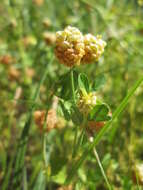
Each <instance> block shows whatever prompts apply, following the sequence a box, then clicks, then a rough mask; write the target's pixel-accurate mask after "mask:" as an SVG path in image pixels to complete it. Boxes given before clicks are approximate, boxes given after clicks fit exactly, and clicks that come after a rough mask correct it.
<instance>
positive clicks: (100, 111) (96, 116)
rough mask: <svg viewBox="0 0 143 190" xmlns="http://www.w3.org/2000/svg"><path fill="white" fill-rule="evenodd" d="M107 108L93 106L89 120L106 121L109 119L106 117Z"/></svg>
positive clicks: (103, 104) (103, 105)
mask: <svg viewBox="0 0 143 190" xmlns="http://www.w3.org/2000/svg"><path fill="white" fill-rule="evenodd" d="M108 113H109V107H108V106H107V105H106V104H105V103H102V104H98V105H96V106H94V108H93V109H92V110H91V112H90V114H89V120H95V121H108V120H110V119H111V117H110V116H109V115H108Z"/></svg>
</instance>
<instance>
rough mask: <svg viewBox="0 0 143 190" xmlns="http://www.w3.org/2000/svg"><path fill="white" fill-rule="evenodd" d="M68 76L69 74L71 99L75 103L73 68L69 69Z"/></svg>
mask: <svg viewBox="0 0 143 190" xmlns="http://www.w3.org/2000/svg"><path fill="white" fill-rule="evenodd" d="M70 76H71V88H72V99H73V102H74V104H75V103H76V99H75V87H74V76H73V68H72V69H71V72H70Z"/></svg>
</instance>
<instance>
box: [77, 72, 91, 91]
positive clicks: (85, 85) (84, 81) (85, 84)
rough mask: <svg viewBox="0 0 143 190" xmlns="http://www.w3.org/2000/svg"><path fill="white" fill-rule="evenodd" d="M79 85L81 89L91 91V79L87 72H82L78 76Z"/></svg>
mask: <svg viewBox="0 0 143 190" xmlns="http://www.w3.org/2000/svg"><path fill="white" fill-rule="evenodd" d="M78 85H79V88H80V90H81V91H84V92H85V91H86V92H89V81H88V78H87V76H86V75H85V74H83V73H81V74H79V76H78Z"/></svg>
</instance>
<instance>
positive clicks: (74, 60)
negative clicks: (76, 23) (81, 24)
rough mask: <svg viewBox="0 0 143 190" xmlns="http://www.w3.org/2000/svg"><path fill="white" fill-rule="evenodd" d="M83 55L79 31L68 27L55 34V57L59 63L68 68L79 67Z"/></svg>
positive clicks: (82, 42)
mask: <svg viewBox="0 0 143 190" xmlns="http://www.w3.org/2000/svg"><path fill="white" fill-rule="evenodd" d="M84 53H85V51H84V37H83V35H82V33H81V32H80V31H79V29H77V28H76V27H71V26H68V27H66V28H65V29H64V31H58V32H57V33H56V48H55V55H56V57H57V58H58V60H59V62H60V63H62V64H64V65H66V66H68V67H72V66H74V65H80V61H81V59H82V57H83V55H84Z"/></svg>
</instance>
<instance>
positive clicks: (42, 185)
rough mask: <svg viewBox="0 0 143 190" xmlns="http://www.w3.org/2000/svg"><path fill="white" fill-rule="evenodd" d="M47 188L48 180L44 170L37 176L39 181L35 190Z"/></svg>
mask: <svg viewBox="0 0 143 190" xmlns="http://www.w3.org/2000/svg"><path fill="white" fill-rule="evenodd" d="M45 187H46V178H45V175H44V173H43V170H41V171H40V173H39V175H38V176H37V180H36V182H35V185H34V187H33V190H45Z"/></svg>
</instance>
